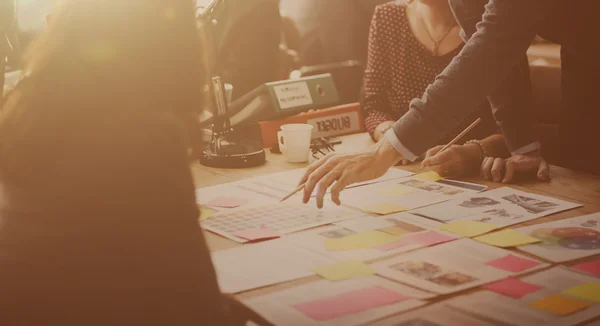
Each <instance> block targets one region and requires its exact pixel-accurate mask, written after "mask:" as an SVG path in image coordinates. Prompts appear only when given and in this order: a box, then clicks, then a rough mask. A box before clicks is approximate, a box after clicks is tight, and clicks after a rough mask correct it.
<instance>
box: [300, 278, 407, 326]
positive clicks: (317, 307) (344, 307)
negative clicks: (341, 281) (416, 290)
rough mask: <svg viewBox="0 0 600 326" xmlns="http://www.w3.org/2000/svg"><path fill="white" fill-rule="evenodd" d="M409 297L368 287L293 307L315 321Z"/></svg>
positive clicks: (379, 288)
mask: <svg viewBox="0 0 600 326" xmlns="http://www.w3.org/2000/svg"><path fill="white" fill-rule="evenodd" d="M408 299H410V298H408V297H405V296H403V295H400V294H398V293H396V292H394V291H392V290H388V289H385V288H382V287H378V286H376V287H370V288H365V289H360V290H355V291H351V292H347V293H343V294H340V295H336V296H332V297H328V298H323V299H317V300H313V301H309V302H303V303H299V304H296V305H294V306H293V308H294V309H296V310H298V311H299V312H301V313H303V314H304V315H306V316H308V317H309V318H311V319H313V320H317V321H326V320H330V319H334V318H339V317H343V316H347V315H352V314H357V313H359V312H362V311H366V310H370V309H374V308H378V307H382V306H386V305H390V304H394V303H397V302H401V301H405V300H408Z"/></svg>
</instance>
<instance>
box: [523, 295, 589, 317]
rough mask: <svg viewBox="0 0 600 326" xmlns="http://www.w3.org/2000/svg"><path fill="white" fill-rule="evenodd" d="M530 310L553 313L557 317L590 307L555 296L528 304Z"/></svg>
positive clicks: (581, 302) (586, 304)
mask: <svg viewBox="0 0 600 326" xmlns="http://www.w3.org/2000/svg"><path fill="white" fill-rule="evenodd" d="M529 306H530V307H531V308H535V309H539V310H542V311H547V312H550V313H553V314H555V315H557V316H567V315H570V314H573V313H576V312H578V311H581V310H583V309H585V308H587V307H589V306H590V304H589V303H587V302H583V301H580V300H576V299H571V298H567V297H565V296H562V295H559V294H556V295H553V296H549V297H546V298H543V299H540V300H537V301H534V302H532V303H531V304H529Z"/></svg>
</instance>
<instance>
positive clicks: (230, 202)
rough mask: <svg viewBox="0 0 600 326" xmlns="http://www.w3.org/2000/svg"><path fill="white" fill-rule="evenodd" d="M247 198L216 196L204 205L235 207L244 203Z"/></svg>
mask: <svg viewBox="0 0 600 326" xmlns="http://www.w3.org/2000/svg"><path fill="white" fill-rule="evenodd" d="M247 202H248V200H246V199H243V198H236V197H217V198H215V199H213V200H211V201H209V202H207V203H206V204H205V205H206V206H210V207H221V208H236V207H240V206H242V205H244V204H246V203H247Z"/></svg>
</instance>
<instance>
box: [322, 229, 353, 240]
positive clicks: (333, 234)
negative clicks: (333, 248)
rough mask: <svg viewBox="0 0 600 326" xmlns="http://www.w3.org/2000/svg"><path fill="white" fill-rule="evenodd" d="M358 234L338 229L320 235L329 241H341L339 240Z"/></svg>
mask: <svg viewBox="0 0 600 326" xmlns="http://www.w3.org/2000/svg"><path fill="white" fill-rule="evenodd" d="M355 233H356V232H354V231H352V230H349V229H346V228H343V229H337V230H333V231H328V232H323V233H319V235H320V236H323V237H325V238H328V239H339V238H343V237H346V236H349V235H352V234H355Z"/></svg>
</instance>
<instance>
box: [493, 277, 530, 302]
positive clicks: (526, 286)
mask: <svg viewBox="0 0 600 326" xmlns="http://www.w3.org/2000/svg"><path fill="white" fill-rule="evenodd" d="M483 288H484V289H487V290H490V291H493V292H496V293H498V294H502V295H505V296H508V297H511V298H515V299H521V298H522V297H524V296H526V295H528V294H530V293H533V292H536V291H538V290H540V289H542V287H541V286H539V285H535V284H530V283H527V282H524V281H521V280H520V279H518V278H514V277H507V278H505V279H503V280H501V281H498V282H494V283H491V284H487V285H484V286H483Z"/></svg>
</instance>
